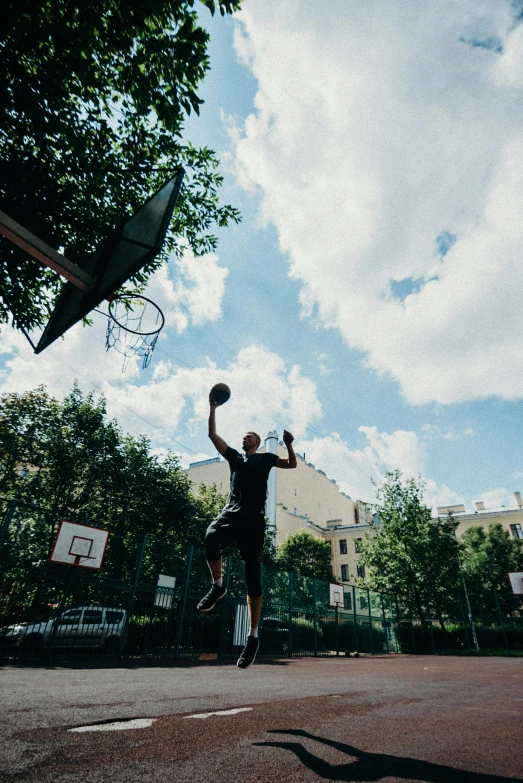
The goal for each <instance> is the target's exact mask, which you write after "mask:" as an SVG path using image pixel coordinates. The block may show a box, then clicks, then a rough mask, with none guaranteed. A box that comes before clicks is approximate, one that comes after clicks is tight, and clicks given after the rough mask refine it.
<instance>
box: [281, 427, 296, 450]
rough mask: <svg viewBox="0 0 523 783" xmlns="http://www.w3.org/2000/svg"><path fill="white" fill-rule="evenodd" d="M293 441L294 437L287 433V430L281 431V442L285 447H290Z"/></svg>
mask: <svg viewBox="0 0 523 783" xmlns="http://www.w3.org/2000/svg"><path fill="white" fill-rule="evenodd" d="M293 440H294V435H293V434H292V433H290V432H287V430H283V442H284V443H285V445H286V446H290V444H291V443H292V441H293Z"/></svg>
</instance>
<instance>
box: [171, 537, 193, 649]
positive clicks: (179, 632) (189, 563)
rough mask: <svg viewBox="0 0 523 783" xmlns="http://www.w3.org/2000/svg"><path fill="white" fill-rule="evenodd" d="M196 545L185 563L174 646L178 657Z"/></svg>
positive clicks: (190, 548) (190, 549)
mask: <svg viewBox="0 0 523 783" xmlns="http://www.w3.org/2000/svg"><path fill="white" fill-rule="evenodd" d="M193 552H194V547H193V546H190V547H189V551H188V552H187V563H186V565H185V581H184V585H183V597H182V603H181V606H180V609H179V612H178V629H177V631H176V647H175V648H174V657H175V658H178V654H179V650H180V646H181V643H182V634H183V623H184V621H185V609H186V606H187V593H188V592H189V583H190V581H191V567H192V558H193Z"/></svg>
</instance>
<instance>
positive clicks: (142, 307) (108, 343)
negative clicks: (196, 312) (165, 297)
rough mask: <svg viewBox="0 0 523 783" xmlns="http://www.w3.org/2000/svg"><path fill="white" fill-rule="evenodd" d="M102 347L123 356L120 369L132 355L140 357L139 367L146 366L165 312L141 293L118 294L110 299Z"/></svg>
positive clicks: (161, 326)
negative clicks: (140, 363) (112, 349)
mask: <svg viewBox="0 0 523 783" xmlns="http://www.w3.org/2000/svg"><path fill="white" fill-rule="evenodd" d="M108 315H109V318H108V321H107V332H106V335H105V347H106V349H107V350H109V348H115V349H116V350H117V351H118V353H121V354H122V355H123V357H124V361H123V365H122V372H125V369H126V367H127V365H128V363H129V359H131V358H132V357H133V356H141V357H142V369H143V370H145V368H146V367H148V366H149V362H150V361H151V357H152V355H153V351H154V347H155V345H156V341H157V339H158V335H159V334H160V332H161V330H162V328H163V325H164V323H165V318H164V314H163V313H162V311H161V310H160V308H159V307H158V305H157V304H155V303H154V302H153V301H152V300H151V299H147V297H146V296H140V294H120V295H119V296H114V297H112V298H111V299H110V300H109V313H108Z"/></svg>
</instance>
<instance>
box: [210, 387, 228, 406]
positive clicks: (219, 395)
mask: <svg viewBox="0 0 523 783" xmlns="http://www.w3.org/2000/svg"><path fill="white" fill-rule="evenodd" d="M211 396H212V398H213V400H214V402H217V403H218V405H223V403H224V402H227V400H228V399H229V397H230V396H231V390H230V389H229V387H228V386H227V384H226V383H215V384H214V386H213V387H212V389H211Z"/></svg>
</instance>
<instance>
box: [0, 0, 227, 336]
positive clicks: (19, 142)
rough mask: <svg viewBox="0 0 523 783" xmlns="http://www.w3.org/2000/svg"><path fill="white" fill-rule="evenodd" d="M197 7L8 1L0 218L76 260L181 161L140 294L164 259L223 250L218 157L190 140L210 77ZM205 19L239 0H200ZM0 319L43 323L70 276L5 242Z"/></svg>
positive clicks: (190, 2) (164, 2)
mask: <svg viewBox="0 0 523 783" xmlns="http://www.w3.org/2000/svg"><path fill="white" fill-rule="evenodd" d="M195 2H196V0H176V1H175V2H173V1H172V0H148V2H142V1H140V0H102V1H101V2H97V3H78V2H74V1H73V0H59V2H53V1H52V0H43V1H42V2H40V3H35V2H34V1H33V0H16V2H15V0H8V3H7V6H8V7H7V9H6V13H5V14H4V21H3V24H2V32H1V33H0V161H1V165H0V198H1V201H2V209H4V210H5V211H6V212H7V213H8V214H9V215H10V216H11V217H13V218H14V219H15V220H17V221H19V222H20V223H21V224H22V225H24V226H26V227H27V228H29V229H30V230H31V231H33V233H35V234H36V235H37V236H39V237H40V238H42V239H44V240H45V241H46V242H48V243H49V244H50V245H51V246H52V247H54V248H65V249H66V255H67V256H68V257H69V258H70V259H71V260H72V261H78V262H80V263H81V260H82V258H84V257H85V255H86V254H88V253H90V252H91V251H92V250H93V249H94V247H95V246H96V245H97V244H98V242H100V240H101V239H102V238H103V237H104V236H105V235H106V234H107V233H108V231H109V230H110V229H112V228H113V227H114V225H115V223H116V222H119V221H121V220H122V218H124V217H125V216H126V215H128V214H131V213H132V212H133V211H134V210H135V209H136V208H137V207H138V206H139V205H140V204H141V203H142V202H143V201H145V200H146V198H148V197H149V195H151V194H152V193H153V192H154V191H155V190H157V189H158V188H159V187H160V185H161V184H162V183H163V182H164V181H165V180H166V179H167V178H168V177H169V176H170V175H171V174H172V172H173V170H174V169H176V168H178V167H179V166H180V165H183V166H184V168H185V169H186V176H185V180H184V186H183V188H182V192H181V194H180V198H179V202H178V208H177V210H176V212H175V216H174V219H173V224H172V226H171V229H172V231H171V234H170V235H169V237H168V240H167V242H166V249H165V253H164V255H163V256H162V257H161V258H158V259H156V260H155V261H154V262H151V263H150V264H149V265H148V266H147V267H145V268H144V269H143V270H142V271H141V272H139V273H138V274H136V275H135V276H134V278H133V279H132V282H133V283H134V284H135V286H137V287H138V288H140V287H143V285H144V284H145V282H146V280H147V278H148V276H149V275H150V274H151V272H152V271H154V269H156V268H157V267H158V266H159V265H160V264H161V263H162V262H163V261H164V260H165V257H166V255H167V254H168V253H170V252H173V251H176V252H183V247H184V246H185V243H187V244H188V245H189V246H190V247H191V248H192V249H193V250H194V252H195V253H196V254H201V253H204V252H207V251H209V250H210V249H213V248H214V247H215V246H216V241H217V240H216V237H215V236H214V235H213V234H212V233H210V227H211V225H212V224H213V223H216V224H218V225H219V226H226V225H227V224H228V223H229V222H230V221H231V220H233V221H236V222H237V221H238V220H239V213H238V211H237V210H236V209H234V208H232V207H231V206H229V205H220V203H219V198H218V190H219V188H220V186H221V184H222V176H221V175H220V174H219V173H218V172H217V166H218V161H217V159H216V157H215V154H214V152H212V151H211V150H209V149H207V148H206V147H204V148H202V149H196V148H195V147H194V146H192V145H191V144H190V142H187V143H182V141H181V137H182V133H183V123H184V119H185V117H186V116H188V115H189V114H191V112H193V111H195V112H196V113H199V107H200V105H201V103H202V100H201V99H200V98H199V97H198V94H197V89H198V88H199V86H200V85H201V83H202V80H203V78H204V76H205V73H206V72H207V71H208V70H209V67H210V65H209V58H208V55H207V44H208V41H209V35H208V33H207V32H206V31H205V30H204V29H203V28H202V27H201V26H200V25H199V24H198V16H197V13H196V11H195V10H194V6H195ZM201 2H202V3H203V5H205V6H206V7H207V8H208V9H209V10H210V11H211V13H214V11H215V8H216V5H218V7H219V9H220V12H221V14H222V15H224V14H225V13H228V14H230V13H232V12H233V11H234V10H236V9H238V8H239V6H240V2H241V0H219V3H218V4H216V3H215V2H214V1H213V0H201ZM0 263H1V270H2V273H1V274H0V324H2V323H6V322H7V321H8V320H9V317H12V319H13V322H14V323H15V325H17V326H22V327H24V328H26V329H31V328H33V327H35V326H41V325H43V323H44V322H45V321H46V319H47V316H48V314H49V312H50V311H51V309H52V306H53V298H54V296H55V295H56V294H57V292H58V291H59V289H60V287H61V285H62V282H63V281H62V280H61V278H59V277H58V276H57V275H56V274H55V273H54V272H52V271H51V270H50V269H47V268H46V267H44V266H40V265H39V264H38V263H37V262H36V261H34V260H32V259H30V258H29V257H28V256H27V254H25V253H24V252H22V251H21V250H20V249H19V248H17V247H15V246H14V245H12V244H11V243H10V242H8V241H7V240H5V239H4V238H3V237H2V238H1V241H0Z"/></svg>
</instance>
